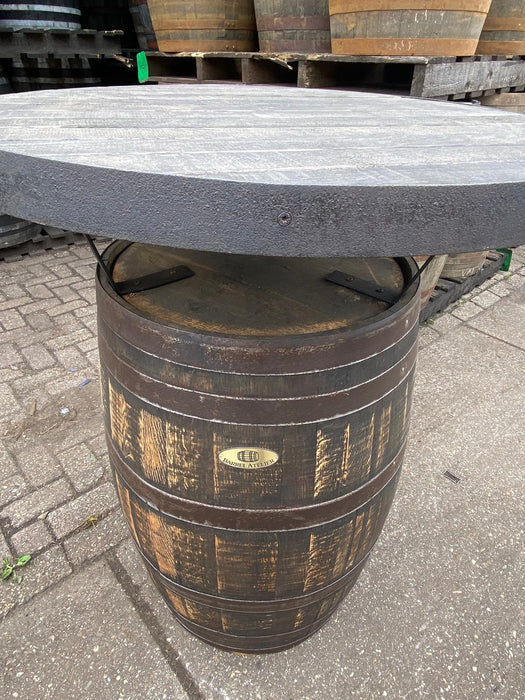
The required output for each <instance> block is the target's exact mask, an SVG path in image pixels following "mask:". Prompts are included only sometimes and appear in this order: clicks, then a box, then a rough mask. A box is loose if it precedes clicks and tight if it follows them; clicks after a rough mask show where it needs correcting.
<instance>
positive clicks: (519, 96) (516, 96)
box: [479, 92, 525, 114]
mask: <svg viewBox="0 0 525 700" xmlns="http://www.w3.org/2000/svg"><path fill="white" fill-rule="evenodd" d="M479 101H480V102H481V104H482V105H483V106H484V107H496V108H497V109H504V110H505V111H506V112H518V114H525V92H502V93H500V94H496V95H484V96H483V97H480V98H479Z"/></svg>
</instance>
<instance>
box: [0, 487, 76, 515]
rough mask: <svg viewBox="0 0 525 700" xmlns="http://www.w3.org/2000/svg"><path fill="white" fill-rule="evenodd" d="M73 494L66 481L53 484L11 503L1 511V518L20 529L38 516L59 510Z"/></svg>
mask: <svg viewBox="0 0 525 700" xmlns="http://www.w3.org/2000/svg"><path fill="white" fill-rule="evenodd" d="M72 495H73V492H72V490H71V487H70V486H69V484H68V483H67V481H65V479H59V480H58V481H54V482H53V483H52V484H48V485H47V486H44V487H43V488H41V489H39V490H38V491H35V492H33V493H31V494H29V495H28V496H24V497H23V498H21V499H20V500H18V501H14V502H13V503H10V504H9V505H8V506H6V507H5V508H3V509H2V510H1V511H0V517H2V518H9V520H10V521H11V524H12V526H13V527H19V526H20V525H24V523H27V522H29V521H30V520H33V518H36V517H37V516H40V515H43V514H44V513H46V512H48V511H50V510H52V509H53V508H57V507H58V506H59V505H61V504H62V503H64V502H65V501H67V500H68V499H69V498H71V496H72Z"/></svg>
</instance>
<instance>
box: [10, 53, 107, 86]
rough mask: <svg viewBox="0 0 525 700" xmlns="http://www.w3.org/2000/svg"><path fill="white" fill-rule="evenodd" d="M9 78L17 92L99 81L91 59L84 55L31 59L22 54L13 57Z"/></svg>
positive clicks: (89, 84) (87, 84) (92, 84)
mask: <svg viewBox="0 0 525 700" xmlns="http://www.w3.org/2000/svg"><path fill="white" fill-rule="evenodd" d="M10 79H11V84H12V86H13V89H14V91H15V92H26V91H28V90H56V89H60V88H73V87H94V86H96V85H99V84H100V78H98V77H97V76H96V75H95V72H94V71H93V69H92V67H91V63H90V60H89V59H88V58H84V57H73V58H57V57H48V56H41V57H38V58H28V57H27V56H24V55H22V56H20V57H18V58H14V59H13V61H12V65H11V74H10Z"/></svg>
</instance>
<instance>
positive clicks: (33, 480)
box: [17, 441, 64, 486]
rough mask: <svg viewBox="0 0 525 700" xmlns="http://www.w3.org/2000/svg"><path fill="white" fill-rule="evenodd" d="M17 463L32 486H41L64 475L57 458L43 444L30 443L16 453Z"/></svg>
mask: <svg viewBox="0 0 525 700" xmlns="http://www.w3.org/2000/svg"><path fill="white" fill-rule="evenodd" d="M17 457H18V463H19V465H20V468H21V470H22V471H23V473H24V474H25V476H26V478H27V480H28V481H29V483H30V484H31V485H32V486H43V485H44V484H47V483H49V482H50V481H54V480H55V479H58V478H59V477H61V476H64V473H63V471H62V468H61V467H60V464H59V463H58V460H57V459H56V458H55V457H53V456H52V455H50V454H49V452H48V451H47V450H46V449H45V447H44V446H43V445H39V444H34V442H33V441H32V444H31V446H30V447H26V448H25V449H23V450H22V451H20V452H19V453H18V455H17Z"/></svg>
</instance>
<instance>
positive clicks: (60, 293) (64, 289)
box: [54, 285, 80, 303]
mask: <svg viewBox="0 0 525 700" xmlns="http://www.w3.org/2000/svg"><path fill="white" fill-rule="evenodd" d="M54 291H55V295H56V296H57V297H58V298H59V299H60V301H62V302H63V303H66V302H69V301H75V300H77V299H80V297H79V295H78V294H77V293H76V292H75V290H74V289H71V287H70V286H69V285H64V286H60V287H57V286H55V287H54Z"/></svg>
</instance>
